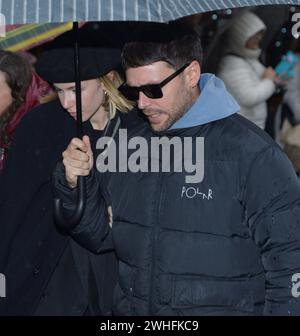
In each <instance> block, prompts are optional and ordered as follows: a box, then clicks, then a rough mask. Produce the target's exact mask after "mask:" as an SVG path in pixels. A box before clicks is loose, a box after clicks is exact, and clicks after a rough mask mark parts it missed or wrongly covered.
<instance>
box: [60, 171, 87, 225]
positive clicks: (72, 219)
mask: <svg viewBox="0 0 300 336" xmlns="http://www.w3.org/2000/svg"><path fill="white" fill-rule="evenodd" d="M85 194H86V192H85V178H84V176H79V177H78V188H77V204H76V209H75V211H74V213H73V215H72V216H66V215H65V213H64V209H63V203H62V200H61V199H59V198H56V199H55V200H54V218H55V221H56V222H57V224H58V225H59V226H60V227H61V228H63V229H66V230H67V231H71V230H72V229H73V228H74V227H75V226H76V224H77V223H78V222H79V221H80V219H81V217H82V215H83V212H84V209H85V199H86V197H85V196H86V195H85Z"/></svg>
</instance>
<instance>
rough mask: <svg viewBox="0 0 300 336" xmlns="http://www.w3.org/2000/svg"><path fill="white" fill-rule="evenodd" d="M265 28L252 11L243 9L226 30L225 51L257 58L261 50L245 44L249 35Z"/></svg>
mask: <svg viewBox="0 0 300 336" xmlns="http://www.w3.org/2000/svg"><path fill="white" fill-rule="evenodd" d="M265 29H266V25H265V24H264V23H263V21H262V20H261V19H260V18H259V17H258V16H256V15H255V14H254V13H252V12H249V11H245V12H244V13H242V14H241V15H238V16H236V17H235V18H234V19H233V21H232V24H231V26H230V28H229V29H228V31H227V48H226V49H225V53H233V54H236V55H238V56H241V57H246V58H258V57H259V56H260V53H261V50H260V49H257V50H251V49H247V48H246V47H245V45H246V42H247V41H248V40H249V38H250V37H252V36H253V35H255V34H256V33H258V32H260V31H262V30H265Z"/></svg>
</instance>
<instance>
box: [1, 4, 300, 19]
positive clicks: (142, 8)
mask: <svg viewBox="0 0 300 336" xmlns="http://www.w3.org/2000/svg"><path fill="white" fill-rule="evenodd" d="M283 4H287V5H300V0H104V1H103V0H80V1H79V0H0V13H2V14H3V15H4V16H5V20H6V24H16V23H19V24H24V23H42V22H67V21H153V22H167V21H171V20H175V19H177V18H180V17H184V16H188V15H192V14H196V13H203V12H208V11H213V10H219V9H227V8H238V7H246V6H259V5H283Z"/></svg>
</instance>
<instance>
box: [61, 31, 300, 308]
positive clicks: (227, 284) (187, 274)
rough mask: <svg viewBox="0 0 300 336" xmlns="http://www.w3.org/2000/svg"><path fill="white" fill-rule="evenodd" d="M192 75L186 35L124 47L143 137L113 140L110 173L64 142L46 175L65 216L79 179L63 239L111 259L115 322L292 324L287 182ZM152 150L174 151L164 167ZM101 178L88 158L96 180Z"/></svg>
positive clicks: (220, 98) (285, 169) (299, 193)
mask: <svg viewBox="0 0 300 336" xmlns="http://www.w3.org/2000/svg"><path fill="white" fill-rule="evenodd" d="M163 29H165V30H166V31H169V26H168V25H166V26H165V28H163ZM157 35H160V36H161V35H162V34H156V36H157ZM200 64H201V43H200V41H199V38H198V36H197V35H196V34H192V33H189V34H182V33H180V35H178V34H177V32H176V34H175V30H171V32H170V38H169V39H168V41H162V42H156V43H151V42H149V41H148V42H144V43H143V42H136V43H135V42H131V43H128V44H127V45H126V46H125V48H124V50H123V66H124V68H125V71H126V77H127V83H126V84H124V85H123V86H122V87H121V88H120V90H121V91H122V92H123V94H125V95H126V96H127V97H128V98H129V99H131V100H132V99H136V100H137V101H138V105H139V108H140V109H141V110H143V112H144V114H145V115H146V116H147V118H148V121H149V125H144V126H142V127H138V128H136V129H135V130H134V131H133V132H131V133H130V134H128V135H127V134H125V135H126V136H127V141H128V143H126V141H125V140H126V139H125V140H122V139H121V137H123V135H124V134H120V139H121V140H120V141H119V143H118V144H115V143H114V144H113V145H111V144H110V147H109V148H110V149H112V148H113V150H111V153H114V152H115V149H116V148H117V149H119V150H120V148H122V151H121V152H120V153H119V156H118V160H117V162H114V163H116V165H115V167H118V168H119V169H117V170H118V171H117V172H116V173H114V172H110V173H105V174H99V173H98V172H97V171H95V170H93V169H91V167H92V162H93V157H92V152H91V149H90V143H89V139H88V138H87V137H84V138H83V140H79V139H73V140H72V142H71V143H70V145H69V146H68V148H67V149H66V151H65V152H64V167H63V165H60V166H58V167H57V169H56V172H55V186H56V191H57V194H58V196H59V197H60V198H62V199H63V201H64V209H65V211H66V212H67V213H70V212H71V211H73V210H74V204H75V203H76V185H77V177H78V176H80V175H83V176H88V177H87V203H86V209H85V212H84V214H83V217H82V219H81V221H80V223H79V224H78V225H77V226H76V227H75V228H74V229H73V230H72V232H71V234H72V236H73V238H75V239H76V240H77V241H79V242H80V243H81V244H83V245H84V246H86V247H88V248H89V249H91V250H93V251H96V252H101V251H103V250H105V249H107V248H108V247H109V246H113V247H114V249H115V251H116V254H117V256H118V259H119V280H118V284H117V287H116V288H115V296H114V299H115V301H114V313H115V314H116V315H262V314H266V315H289V314H290V315H300V285H299V281H300V185H299V182H298V180H297V177H296V174H295V173H294V171H293V168H292V165H291V163H290V162H289V161H288V159H287V158H286V156H285V154H284V153H283V152H282V151H281V149H280V148H279V147H278V146H277V145H276V144H275V143H274V142H273V141H272V139H271V138H270V137H269V136H268V135H267V134H266V133H264V132H263V131H261V130H260V129H259V128H257V127H256V126H255V125H254V124H252V123H251V122H249V121H247V120H246V119H244V118H243V117H241V116H239V115H238V114H237V112H238V111H239V106H238V105H237V103H236V102H235V100H234V99H233V98H232V97H231V96H230V94H229V93H228V92H227V91H226V88H225V86H224V84H223V82H222V81H221V80H220V79H218V78H216V77H215V76H213V75H210V74H202V75H201V71H200ZM141 139H142V140H141ZM158 140H161V141H162V142H163V145H162V146H161V147H163V146H164V145H165V146H166V144H168V141H169V145H170V141H172V142H174V143H173V147H172V146H171V145H170V146H169V149H171V148H175V149H174V150H170V151H169V152H168V153H169V154H170V156H167V158H169V159H168V160H165V158H166V156H164V155H166V151H165V149H166V148H167V147H163V149H162V151H158V152H155V151H152V148H153V147H151V146H152V145H153V144H155V143H157V141H158ZM189 141H190V142H189ZM137 143H140V147H139V150H134V149H136V148H137V146H136V144H137ZM203 143H204V146H203ZM178 144H183V147H181V148H180V147H178ZM188 144H190V148H187V147H188ZM118 145H119V146H118ZM116 146H117V147H116ZM176 146H177V147H176ZM185 146H187V147H185ZM124 148H125V149H127V158H128V166H127V169H124V166H123V165H122V164H124V162H123V163H122V162H121V161H122V160H123V158H124V156H125V158H126V154H125V152H124ZM149 148H151V151H150V150H149V151H147V149H149ZM203 148H204V151H203ZM186 149H187V150H186ZM145 152H146V154H145ZM149 153H150V155H149ZM147 154H148V156H147ZM160 154H161V155H160ZM122 155H123V157H122ZM164 160H165V162H164V163H162V161H164ZM160 163H162V165H160ZM166 163H169V164H170V167H171V168H170V169H169V170H168V169H166ZM156 164H157V165H158V166H159V167H160V169H158V170H155V169H156V168H157V167H156ZM179 164H180V165H179ZM103 166H104V160H103V158H101V157H98V158H97V168H98V170H100V171H103ZM113 166H114V164H111V166H110V168H112V167H113ZM120 167H121V168H120ZM153 167H154V168H155V169H154V168H153ZM191 167H192V168H194V170H192V169H191ZM137 168H139V169H137ZM150 168H151V169H150ZM180 168H182V171H180ZM192 173H194V174H192ZM104 199H105V200H106V201H104ZM107 202H108V203H109V204H110V209H111V210H112V213H111V214H110V215H111V216H108V213H107V211H106V209H107V207H106V204H107ZM109 219H111V220H112V225H109ZM110 224H111V223H110ZM111 226H112V229H111Z"/></svg>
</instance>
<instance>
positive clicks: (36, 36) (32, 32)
mask: <svg viewBox="0 0 300 336" xmlns="http://www.w3.org/2000/svg"><path fill="white" fill-rule="evenodd" d="M72 26H73V25H72V22H67V23H39V24H37V23H34V24H23V25H7V26H6V34H5V37H0V49H4V50H10V51H13V52H16V51H21V50H28V49H31V48H33V47H36V46H38V45H40V44H43V43H45V42H48V41H50V40H52V39H53V38H55V37H56V36H58V35H60V34H62V33H64V32H66V31H68V30H71V29H72Z"/></svg>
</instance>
